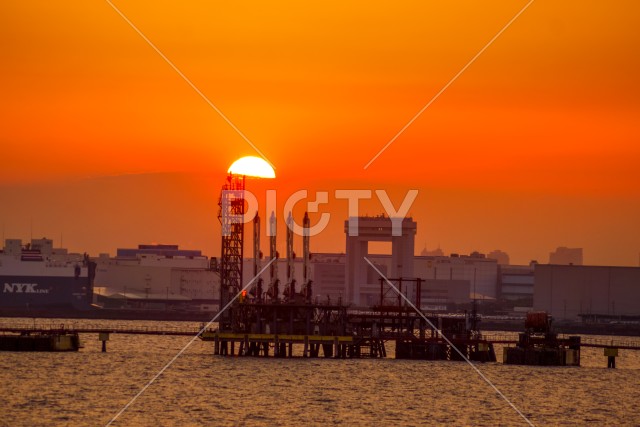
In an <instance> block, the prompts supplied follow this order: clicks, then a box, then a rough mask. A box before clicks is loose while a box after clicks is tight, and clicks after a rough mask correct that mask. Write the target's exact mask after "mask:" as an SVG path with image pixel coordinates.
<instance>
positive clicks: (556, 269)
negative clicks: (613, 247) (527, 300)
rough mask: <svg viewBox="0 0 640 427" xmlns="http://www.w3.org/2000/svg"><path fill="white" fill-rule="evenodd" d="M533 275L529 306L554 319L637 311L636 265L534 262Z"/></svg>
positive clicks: (638, 278) (639, 285) (639, 271)
mask: <svg viewBox="0 0 640 427" xmlns="http://www.w3.org/2000/svg"><path fill="white" fill-rule="evenodd" d="M534 275H535V285H534V291H533V308H534V310H544V311H547V312H549V313H551V315H552V316H553V317H554V318H555V319H559V320H579V316H580V315H603V316H637V315H640V268H638V267H600V266H578V265H544V264H537V265H536V266H535V273H534Z"/></svg>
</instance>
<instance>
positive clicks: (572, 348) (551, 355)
mask: <svg viewBox="0 0 640 427" xmlns="http://www.w3.org/2000/svg"><path fill="white" fill-rule="evenodd" d="M605 353H606V352H605ZM503 357H504V363H505V364H507V365H551V366H580V337H579V336H570V337H568V338H558V334H557V333H555V332H553V331H552V329H551V315H549V314H547V313H546V312H531V313H527V318H526V320H525V331H524V332H523V333H520V334H519V335H518V343H517V344H516V346H515V347H507V348H505V350H504V353H503ZM613 367H615V361H614V366H613Z"/></svg>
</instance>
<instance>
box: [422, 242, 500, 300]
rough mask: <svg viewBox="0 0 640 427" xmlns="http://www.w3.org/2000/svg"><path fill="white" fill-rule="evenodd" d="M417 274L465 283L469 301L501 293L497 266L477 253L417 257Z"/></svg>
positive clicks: (428, 277) (427, 278) (493, 261)
mask: <svg viewBox="0 0 640 427" xmlns="http://www.w3.org/2000/svg"><path fill="white" fill-rule="evenodd" d="M415 275H416V277H420V278H422V279H425V280H444V281H452V283H453V281H461V280H462V281H465V282H466V283H467V294H468V296H469V298H474V297H475V298H477V299H480V300H483V299H485V300H486V299H495V298H496V297H497V293H498V290H497V282H498V264H497V262H496V260H494V259H489V258H486V257H485V256H484V255H483V254H480V253H478V252H474V253H472V254H471V255H459V254H451V256H448V257H422V256H420V257H416V261H415ZM456 286H457V284H456Z"/></svg>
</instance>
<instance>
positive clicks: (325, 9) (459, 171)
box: [0, 0, 640, 265]
mask: <svg viewBox="0 0 640 427" xmlns="http://www.w3.org/2000/svg"><path fill="white" fill-rule="evenodd" d="M114 4H115V5H116V6H117V7H118V8H119V9H120V10H121V11H122V13H124V14H125V15H126V16H127V17H128V18H129V19H130V20H131V21H132V22H133V23H134V24H135V25H136V26H137V27H138V28H139V29H140V30H141V31H142V32H143V33H144V34H145V35H146V36H147V37H148V38H149V39H150V40H151V41H152V42H153V43H154V44H156V46H157V47H158V48H159V49H160V50H161V51H162V52H163V53H164V54H165V55H166V56H167V57H168V58H169V59H170V60H171V61H173V63H174V64H175V65H176V66H177V67H178V68H179V69H180V70H182V72H184V74H185V75H186V76H188V77H189V78H190V79H191V81H192V82H193V83H194V84H195V85H196V86H197V87H198V88H199V89H200V90H201V91H202V93H203V94H205V95H206V96H207V97H208V98H209V99H210V100H211V101H212V102H213V103H214V104H215V105H216V106H217V107H218V108H220V109H221V110H222V111H223V112H224V113H225V114H226V115H227V116H228V117H229V119H230V120H231V121H233V122H234V123H235V124H236V125H237V126H238V128H239V129H241V130H242V132H244V133H245V134H246V135H247V137H248V138H249V139H250V140H251V141H252V142H253V143H254V144H255V145H256V146H257V147H259V149H260V150H261V151H262V152H263V153H264V154H265V155H266V156H267V157H268V159H269V160H270V161H271V162H272V163H273V164H274V165H275V166H276V168H277V170H276V173H277V175H278V178H277V179H276V180H275V181H273V182H272V183H270V184H269V185H271V186H273V187H277V188H278V189H279V190H282V192H283V193H285V195H288V194H290V193H291V192H293V191H295V190H297V189H301V188H311V189H314V190H315V189H324V190H329V191H333V190H334V189H335V188H351V187H356V186H357V187H358V188H359V187H365V188H370V189H376V188H385V189H389V190H390V191H396V192H398V194H403V193H404V191H406V190H407V189H409V188H416V189H419V190H420V195H419V197H418V200H417V201H416V204H415V206H414V209H412V214H413V215H414V217H416V219H418V222H419V224H418V227H419V234H418V242H419V243H418V248H417V250H418V251H420V250H421V249H422V247H423V246H424V244H425V243H426V244H427V245H428V246H429V247H430V248H432V247H434V246H437V245H438V243H440V244H441V245H442V246H443V249H445V251H447V252H453V251H456V252H465V251H470V250H475V249H478V250H481V251H490V250H492V249H495V248H500V249H503V250H506V251H507V252H509V253H511V254H512V258H514V261H516V262H527V261H528V260H530V259H533V258H537V259H539V260H541V261H546V260H547V257H548V252H549V251H551V250H553V249H554V248H555V247H556V246H559V245H566V246H582V247H584V248H585V258H586V259H585V260H586V261H587V262H591V263H596V264H598V263H600V264H607V263H608V264H627V265H637V263H638V253H639V252H640V226H639V224H638V219H637V218H639V217H640V202H639V200H640V172H639V168H638V166H637V165H638V164H640V120H639V117H640V115H639V112H640V80H639V79H638V77H637V76H638V75H640V56H638V54H637V52H639V51H640V33H638V31H637V22H638V19H639V18H640V3H638V2H637V1H626V2H625V1H617V2H613V3H612V4H609V3H607V2H601V1H574V2H571V1H563V2H552V1H544V0H537V1H535V2H534V3H533V4H532V5H531V6H530V8H529V9H528V10H526V11H525V12H524V13H523V14H522V15H521V16H520V17H519V18H518V19H517V20H516V21H515V22H514V23H513V25H512V26H511V27H510V28H508V29H507V30H506V31H505V32H504V34H502V36H500V37H499V38H498V39H497V40H496V42H495V43H494V44H493V45H491V46H490V47H489V48H488V49H487V50H486V51H485V52H484V53H483V54H482V55H481V56H480V57H479V58H478V60H477V61H476V62H475V63H473V64H472V65H471V66H470V67H469V68H468V69H467V71H466V72H465V73H463V74H462V75H461V76H460V78H459V79H458V80H456V81H455V82H454V83H453V84H452V85H451V86H450V87H449V88H448V89H447V91H445V92H444V93H443V94H442V96H441V97H440V98H439V99H438V100H437V101H436V102H435V103H434V104H433V105H432V106H431V107H430V108H429V109H427V110H426V111H425V113H424V114H423V115H422V116H421V117H420V118H419V119H418V120H416V122H415V123H414V124H413V125H412V126H411V127H410V128H408V130H407V131H406V132H405V133H404V134H403V135H401V136H400V137H399V138H398V139H397V140H396V141H395V142H394V143H393V144H392V145H391V146H390V147H389V149H388V150H386V151H385V152H384V153H383V154H382V155H381V156H380V157H379V158H378V159H377V160H376V161H375V162H374V163H373V164H372V166H371V167H370V168H369V169H367V170H364V169H363V167H364V165H365V164H366V163H367V162H369V160H370V159H371V158H372V157H373V156H374V155H375V154H376V153H377V152H378V150H379V149H380V148H381V147H383V146H384V145H385V144H386V143H387V142H388V141H389V140H390V139H391V138H392V137H393V136H394V135H395V134H396V133H397V132H398V131H399V130H400V129H401V128H402V126H404V124H405V123H406V122H407V121H408V120H409V119H410V118H411V117H412V116H413V115H414V114H416V112H418V111H419V110H420V109H421V108H422V107H423V106H424V105H425V104H426V103H427V102H428V101H429V100H430V99H431V98H432V97H433V96H434V95H435V94H436V93H437V92H438V91H439V90H440V89H441V88H442V87H443V86H444V85H445V84H446V83H447V82H448V81H449V79H451V78H452V77H453V76H454V75H455V74H456V73H457V72H458V71H459V70H460V69H461V68H462V67H463V66H464V65H465V64H466V63H467V62H468V61H469V60H470V59H471V58H472V57H473V56H474V55H475V54H476V53H477V52H478V51H479V50H480V49H482V47H483V46H484V45H485V44H486V43H487V42H488V41H489V40H490V39H491V38H492V37H493V36H494V35H495V34H496V33H497V32H498V31H499V30H500V29H501V28H502V27H503V26H504V25H505V24H506V23H507V22H508V21H509V20H510V19H511V18H512V17H513V16H514V15H515V14H516V13H517V12H518V11H519V10H520V9H521V8H522V7H523V6H524V5H525V4H526V2H525V1H518V2H504V1H495V2H476V1H468V2H435V1H427V2H422V1H417V2H405V3H403V5H401V6H398V5H391V4H388V5H386V6H373V5H372V4H371V3H370V2H349V4H345V2H316V3H313V2H312V3H299V2H282V3H265V4H253V3H238V2H231V4H218V3H212V2H193V3H187V4H182V3H176V2H168V1H167V2H135V3H133V4H131V2H123V1H115V2H114ZM0 37H1V38H0V40H2V42H1V43H2V47H3V49H2V66H1V67H0V77H1V78H0V93H1V94H2V97H1V100H0V141H1V146H2V160H1V166H2V167H1V168H0V182H1V183H2V184H1V186H0V203H1V204H2V206H3V207H4V208H3V210H2V213H0V222H2V224H4V230H5V234H6V235H7V237H11V236H13V237H22V238H27V237H28V235H29V228H30V225H29V223H30V222H31V221H33V222H35V224H36V227H35V228H36V231H37V232H39V234H48V235H49V236H53V237H54V238H56V240H57V239H58V236H59V234H60V233H63V234H64V235H66V236H68V237H65V245H66V246H71V247H73V248H75V249H77V250H88V251H90V252H98V251H111V252H113V251H114V249H115V248H116V247H118V246H125V245H133V244H136V243H149V242H151V241H152V240H155V241H161V242H164V243H172V242H175V243H180V244H182V245H196V246H198V247H200V248H202V249H204V250H205V251H206V252H207V253H211V254H213V253H215V252H218V251H219V248H218V246H219V245H218V240H216V239H218V238H219V237H215V236H216V234H215V233H219V230H218V228H219V227H218V226H217V222H216V220H215V215H216V213H217V212H216V207H215V203H216V200H217V193H218V187H219V185H221V184H222V180H223V179H224V171H225V170H226V168H227V167H228V166H229V165H230V164H231V162H233V160H235V159H236V158H238V157H241V156H243V155H252V154H255V152H254V151H253V150H252V148H251V147H250V146H249V145H248V144H247V143H246V142H245V141H243V140H242V138H241V137H240V136H239V135H238V134H237V133H235V131H234V130H233V129H231V127H230V126H229V125H228V124H227V123H226V122H225V121H224V120H223V119H222V118H221V117H220V116H219V115H218V114H217V113H216V112H215V111H214V110H213V109H212V108H211V107H210V106H208V105H207V103H206V102H205V101H204V100H203V99H202V98H201V97H200V96H199V95H198V94H197V93H196V92H195V91H194V90H193V89H192V88H191V87H189V86H188V85H187V83H185V81H184V80H182V79H181V78H180V76H179V75H178V74H177V73H176V72H175V71H174V70H173V69H171V67H170V66H169V65H168V64H167V63H166V62H164V60H163V59H162V58H161V57H160V56H159V55H158V54H157V53H156V52H155V51H154V50H153V49H152V48H151V47H150V46H149V45H148V44H147V43H146V42H145V41H144V40H143V39H142V38H141V37H140V36H139V35H138V34H136V32H135V31H134V30H133V29H132V28H131V27H130V26H129V25H128V24H127V23H126V22H125V21H124V20H123V19H122V18H121V17H120V16H119V15H118V14H117V13H116V12H115V11H114V10H113V9H112V8H111V6H109V4H108V3H106V2H104V1H76V2H74V1H70V2H62V3H60V2H48V1H33V2H24V1H17V0H16V1H13V0H6V1H3V2H1V3H0ZM168 172H180V173H181V174H179V175H175V174H174V175H167V174H166V173H168ZM144 174H147V175H144ZM199 174H204V175H199ZM118 175H125V176H124V177H122V178H121V179H118V178H100V177H109V176H118ZM203 176H204V177H206V178H202V179H201V178H198V177H203ZM204 182H206V183H207V186H208V187H207V186H204V185H203V184H202V183H204ZM196 183H200V184H196ZM181 185H182V186H181ZM187 185H189V186H190V187H189V188H186V186H187ZM262 185H263V184H260V185H259V186H258V187H260V188H262ZM80 187H81V188H82V191H80V190H79V188H80ZM52 188H55V190H52ZM166 188H170V189H171V190H170V191H160V189H166ZM79 191H80V195H78V192H79ZM87 192H88V193H91V196H90V197H89V196H85V195H83V194H85V193H87ZM149 192H150V193H149ZM53 194H55V195H56V196H57V198H56V197H52V196H51V195H53ZM47 197H48V198H47ZM85 197H86V199H83V198H85ZM44 199H46V200H47V203H48V205H47V206H46V209H44V208H38V206H40V203H39V201H41V200H44ZM62 200H64V201H66V202H62ZM75 200H77V201H78V203H79V204H81V205H83V207H82V209H81V212H82V214H83V215H82V216H81V217H80V218H78V207H77V206H74V204H73V203H72V202H69V201H75ZM141 200H145V201H146V202H145V203H146V204H145V205H142V204H141V202H140V201H141ZM7 206H11V209H7V208H6V207H7ZM145 207H146V208H147V211H145ZM186 207H188V208H189V210H186ZM128 209H129V210H128ZM330 209H333V210H335V212H336V218H339V216H338V214H341V213H343V211H344V209H343V206H335V205H332V207H331V208H330ZM368 209H370V210H371V212H369V213H378V211H379V210H380V209H379V208H378V207H377V206H371V207H369V208H368ZM160 210H162V211H163V214H162V218H163V219H164V220H165V221H164V222H163V221H159V220H158V223H157V224H155V225H157V227H156V228H150V227H151V225H150V223H149V221H148V220H147V221H146V222H140V223H138V222H137V221H139V220H138V219H134V217H136V218H138V217H140V216H141V215H145V213H148V212H149V211H151V212H158V211H160ZM194 210H197V213H196V212H194ZM191 215H193V220H190V221H188V222H189V224H188V225H184V226H183V225H180V226H174V225H171V224H167V223H166V222H167V221H168V222H172V221H173V222H175V221H179V220H181V219H183V218H186V217H191ZM53 217H55V218H57V219H55V220H54V218H53ZM27 218H31V219H27ZM69 218H73V220H69ZM340 219H342V218H340ZM109 221H114V224H113V226H114V229H113V230H110V231H109V232H106V231H105V230H104V229H103V228H104V227H101V229H99V230H92V227H91V225H92V224H95V223H102V224H105V223H108V222H109ZM119 221H121V222H119ZM116 222H117V226H116V224H115V223H116ZM38 224H39V225H38ZM125 224H128V225H129V226H130V227H131V228H127V227H124V225H125ZM122 228H126V230H121V229H122ZM80 229H83V230H84V231H82V232H81V231H79V230H80ZM143 229H144V230H147V229H149V230H148V232H147V231H143ZM169 229H171V230H169ZM87 230H92V231H91V233H89V234H88V233H87ZM177 230H179V233H178V231H177ZM340 233H341V227H340V225H339V221H338V219H336V222H335V224H334V228H333V231H332V232H329V231H328V232H327V235H326V236H319V237H318V238H317V241H316V242H315V244H316V245H317V249H316V250H343V243H342V242H343V241H342V240H341V239H342V237H341V236H340V237H339V238H338V236H339V235H340ZM210 236H213V237H210ZM218 236H219V234H218ZM336 242H339V243H336Z"/></svg>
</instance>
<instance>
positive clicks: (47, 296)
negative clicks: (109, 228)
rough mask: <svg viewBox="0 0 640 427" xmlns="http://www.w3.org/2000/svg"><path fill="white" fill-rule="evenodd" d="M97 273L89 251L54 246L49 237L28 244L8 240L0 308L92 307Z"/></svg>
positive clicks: (1, 266)
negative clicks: (84, 252) (75, 251)
mask: <svg viewBox="0 0 640 427" xmlns="http://www.w3.org/2000/svg"><path fill="white" fill-rule="evenodd" d="M94 276H95V263H93V262H91V260H90V259H89V256H88V255H87V254H70V253H68V252H67V250H66V249H62V248H54V247H53V241H52V240H51V239H47V238H43V239H32V240H31V242H30V243H27V244H25V245H23V244H22V241H21V240H19V239H7V240H5V243H4V248H3V249H2V251H1V252H0V286H1V287H2V291H1V292H0V309H3V311H5V310H18V311H21V312H28V311H30V310H35V311H41V310H50V309H58V310H60V309H62V310H65V309H70V310H89V309H90V308H91V303H92V300H93V279H94Z"/></svg>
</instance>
